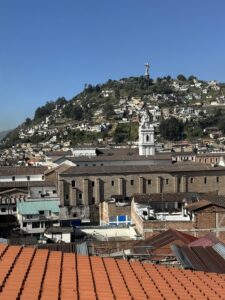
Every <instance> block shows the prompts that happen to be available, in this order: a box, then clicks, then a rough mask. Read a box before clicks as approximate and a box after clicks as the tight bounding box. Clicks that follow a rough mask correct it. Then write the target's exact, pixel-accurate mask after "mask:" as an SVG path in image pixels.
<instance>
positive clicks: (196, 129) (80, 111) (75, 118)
mask: <svg viewBox="0 0 225 300" xmlns="http://www.w3.org/2000/svg"><path fill="white" fill-rule="evenodd" d="M196 79H197V78H196V77H195V76H189V77H188V78H186V77H185V76H184V75H182V74H180V75H178V76H177V78H176V79H173V78H171V76H165V77H161V78H160V77H159V78H157V79H156V80H154V81H153V80H152V79H150V80H147V79H146V78H145V77H144V76H140V77H129V78H122V79H120V80H111V79H109V80H108V81H107V82H106V83H104V84H97V85H95V86H94V85H91V84H85V87H84V90H83V91H82V92H81V93H79V94H78V95H76V96H74V97H73V98H72V99H70V100H67V99H65V98H64V97H60V98H58V99H56V100H55V101H48V102H47V103H46V104H45V105H43V106H40V107H38V108H37V109H36V111H35V113H34V118H33V119H30V118H27V119H26V120H25V121H24V123H22V124H21V125H20V126H18V127H17V128H16V129H15V130H13V131H11V132H10V133H9V134H8V135H7V136H6V138H5V139H4V141H5V142H4V144H3V145H4V147H10V146H12V145H14V144H16V143H20V142H21V139H19V132H20V130H21V129H28V128H31V127H32V126H35V125H39V124H41V123H42V122H44V121H45V120H46V117H49V120H50V128H52V129H54V128H58V129H59V133H58V134H57V138H59V139H60V130H64V129H65V128H66V130H67V131H68V135H67V137H66V139H68V140H69V139H70V140H71V141H72V145H78V144H82V143H92V142H95V141H96V140H98V139H99V138H105V137H109V138H110V137H111V138H113V141H114V142H115V143H125V142H128V141H131V140H137V137H138V131H137V130H138V129H137V128H138V124H135V123H132V122H129V123H126V124H122V123H118V121H117V120H118V118H117V116H116V115H115V112H114V109H115V108H120V107H121V104H120V100H121V99H124V101H129V100H130V99H131V97H138V98H139V99H141V100H142V101H144V103H145V104H148V103H149V104H151V105H158V106H159V107H160V108H163V107H173V106H176V105H178V106H179V105H182V106H188V105H194V104H195V102H199V100H195V99H192V100H188V97H187V95H188V94H190V93H191V94H195V95H201V97H202V99H201V103H202V104H204V105H207V104H210V101H213V100H214V99H215V97H217V96H220V95H223V94H225V84H220V90H213V89H210V88H209V91H208V94H207V97H208V98H207V97H206V95H204V94H202V89H201V88H197V87H195V86H193V83H194V81H195V80H196ZM174 82H176V83H178V84H181V85H185V84H186V85H187V86H188V90H187V91H179V90H176V89H175V88H174V86H173V83H174ZM198 82H200V83H202V87H203V88H204V87H205V86H207V83H206V82H204V81H200V80H198ZM191 85H192V86H191ZM107 91H108V96H107V97H106V96H104V93H106V92H107ZM156 94H157V95H158V100H154V99H155V98H154V97H153V95H156ZM161 95H164V96H165V95H166V97H164V98H165V99H167V100H163V99H164V98H162V96H161ZM161 98H162V99H161ZM56 107H57V108H56ZM59 111H60V112H61V114H60V115H59V116H58V115H57V114H58V112H59ZM214 111H215V109H213V108H212V112H211V115H210V116H209V117H207V116H202V117H201V118H200V119H199V120H198V121H196V120H195V121H192V120H191V121H189V122H187V123H186V124H183V126H181V125H179V126H181V127H182V128H181V127H180V128H179V130H180V131H181V134H176V132H175V133H172V136H171V135H169V134H168V133H165V132H166V131H168V130H166V127H167V126H165V127H163V124H164V123H162V126H161V127H160V131H161V132H160V134H161V137H162V138H164V139H172V138H173V139H181V138H185V137H187V138H190V139H196V138H201V137H203V136H204V133H203V129H204V128H205V127H207V126H218V127H219V128H220V129H221V130H222V131H223V132H224V131H225V130H224V128H225V121H224V118H223V114H221V115H218V112H216V113H214ZM214 115H215V118H214ZM124 117H127V118H128V120H130V121H131V118H132V117H133V116H129V117H128V115H127V116H126V112H125V115H124ZM81 122H82V123H89V124H93V125H94V124H100V123H101V122H110V123H111V124H112V129H111V130H109V131H108V132H100V133H96V132H85V133H84V132H81V131H79V130H71V131H70V130H68V129H70V127H71V126H72V125H73V124H75V125H76V124H80V123H81ZM171 122H174V121H171ZM117 124H118V125H117ZM210 124H211V125H210ZM167 125H168V124H167ZM179 126H178V127H179ZM170 128H171V130H172V128H173V126H171V127H170ZM174 128H175V129H176V128H177V127H176V126H174ZM175 131H176V130H175ZM173 134H174V136H173ZM50 138H51V135H48V134H46V135H38V134H36V133H35V134H34V135H32V136H28V137H25V138H23V140H22V142H25V143H26V142H31V143H39V142H44V141H48V140H49V139H50ZM62 138H64V140H65V136H63V137H62Z"/></svg>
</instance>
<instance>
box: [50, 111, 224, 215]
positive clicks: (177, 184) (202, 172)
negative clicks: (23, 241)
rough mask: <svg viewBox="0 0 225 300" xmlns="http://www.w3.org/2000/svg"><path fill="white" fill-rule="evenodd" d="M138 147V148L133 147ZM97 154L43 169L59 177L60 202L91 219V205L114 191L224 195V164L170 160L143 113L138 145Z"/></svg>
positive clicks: (52, 177) (124, 193)
mask: <svg viewBox="0 0 225 300" xmlns="http://www.w3.org/2000/svg"><path fill="white" fill-rule="evenodd" d="M137 150H138V152H137ZM110 151H111V152H109V151H108V152H107V151H105V153H104V151H103V153H101V154H100V155H97V156H91V157H90V156H80V157H73V158H70V159H68V158H67V159H66V160H68V161H69V162H70V163H69V164H67V165H63V164H62V165H61V166H59V167H57V168H55V169H52V170H50V171H48V172H47V173H46V178H47V179H49V180H52V179H54V180H55V181H57V186H58V191H59V193H60V200H61V206H62V207H67V208H68V211H69V214H71V215H72V216H77V217H81V218H87V219H88V218H89V217H90V214H91V213H92V212H91V210H92V208H93V207H94V208H96V207H97V205H98V203H99V202H101V201H104V200H107V199H110V198H111V197H112V196H113V195H120V196H123V197H131V196H132V195H133V194H134V193H177V192H198V193H206V192H216V193H218V194H220V195H221V194H223V195H225V168H224V167H220V166H216V167H215V166H211V165H206V164H198V163H191V162H186V163H182V164H172V161H171V155H170V154H160V153H156V152H155V143H154V127H153V126H152V124H150V120H149V117H148V115H147V114H144V116H143V117H142V119H141V122H140V126H139V148H138V149H111V150H110Z"/></svg>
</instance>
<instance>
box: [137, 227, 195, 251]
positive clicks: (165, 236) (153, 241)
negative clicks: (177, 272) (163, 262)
mask: <svg viewBox="0 0 225 300" xmlns="http://www.w3.org/2000/svg"><path fill="white" fill-rule="evenodd" d="M196 239H197V238H196V237H194V236H192V235H190V234H187V233H184V232H181V231H178V230H175V229H171V228H170V229H168V230H166V231H164V232H162V233H160V234H158V235H155V236H153V237H150V238H148V239H146V240H144V241H139V242H137V243H136V244H135V248H134V252H135V253H143V251H144V253H147V251H146V249H144V248H142V249H141V248H140V247H138V246H151V247H153V248H154V249H159V248H161V247H164V246H166V245H169V244H170V243H172V242H174V241H177V240H179V241H181V242H182V244H184V245H186V244H188V243H190V242H192V241H195V240H196Z"/></svg>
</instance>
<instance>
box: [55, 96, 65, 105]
mask: <svg viewBox="0 0 225 300" xmlns="http://www.w3.org/2000/svg"><path fill="white" fill-rule="evenodd" d="M66 103H67V100H66V98H65V97H59V98H58V99H57V100H56V102H55V104H57V105H60V106H63V105H64V104H66Z"/></svg>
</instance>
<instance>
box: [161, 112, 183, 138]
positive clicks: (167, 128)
mask: <svg viewBox="0 0 225 300" xmlns="http://www.w3.org/2000/svg"><path fill="white" fill-rule="evenodd" d="M183 130H184V125H183V122H181V121H179V120H177V119H176V118H174V117H172V118H170V119H167V120H163V121H162V122H161V124H160V126H159V132H160V134H161V136H162V137H163V138H164V139H166V140H171V141H179V140H181V139H182V137H183Z"/></svg>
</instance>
